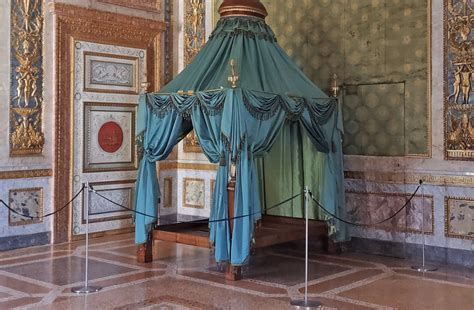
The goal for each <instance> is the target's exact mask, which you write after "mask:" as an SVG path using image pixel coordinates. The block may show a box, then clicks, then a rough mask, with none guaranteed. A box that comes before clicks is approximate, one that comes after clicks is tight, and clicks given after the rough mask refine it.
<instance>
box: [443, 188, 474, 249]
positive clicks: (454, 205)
mask: <svg viewBox="0 0 474 310" xmlns="http://www.w3.org/2000/svg"><path fill="white" fill-rule="evenodd" d="M445 208H446V209H445V211H446V212H445V213H446V214H445V221H446V224H445V233H446V236H447V237H451V238H461V239H471V240H474V199H468V198H454V197H447V198H446V199H445Z"/></svg>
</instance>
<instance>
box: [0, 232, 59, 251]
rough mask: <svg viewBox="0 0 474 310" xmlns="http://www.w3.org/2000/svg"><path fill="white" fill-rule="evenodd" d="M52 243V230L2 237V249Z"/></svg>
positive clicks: (0, 242)
mask: <svg viewBox="0 0 474 310" xmlns="http://www.w3.org/2000/svg"><path fill="white" fill-rule="evenodd" d="M49 243H51V232H49V231H48V232H41V233H36V234H31V235H20V236H11V237H1V238H0V251H7V250H13V249H19V248H26V247H30V246H35V245H44V244H49Z"/></svg>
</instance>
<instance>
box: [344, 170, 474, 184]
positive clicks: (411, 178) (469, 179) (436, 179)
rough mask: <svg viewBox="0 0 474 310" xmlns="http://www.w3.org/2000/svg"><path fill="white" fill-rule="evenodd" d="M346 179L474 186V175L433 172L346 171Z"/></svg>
mask: <svg viewBox="0 0 474 310" xmlns="http://www.w3.org/2000/svg"><path fill="white" fill-rule="evenodd" d="M344 177H345V178H346V179H356V180H364V181H370V182H383V183H401V184H418V183H419V181H420V180H423V182H424V184H433V185H452V186H473V185H474V176H460V175H459V176H454V175H449V176H448V175H432V174H412V173H403V172H364V171H345V172H344Z"/></svg>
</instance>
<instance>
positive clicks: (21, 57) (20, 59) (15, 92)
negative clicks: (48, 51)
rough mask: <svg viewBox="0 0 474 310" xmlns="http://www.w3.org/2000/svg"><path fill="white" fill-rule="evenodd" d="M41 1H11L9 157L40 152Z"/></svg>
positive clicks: (41, 99) (41, 105)
mask: <svg viewBox="0 0 474 310" xmlns="http://www.w3.org/2000/svg"><path fill="white" fill-rule="evenodd" d="M42 3H43V2H42V1H34V0H24V1H20V0H12V1H11V34H10V37H11V55H12V59H11V81H12V85H11V90H10V94H11V95H10V135H9V137H10V156H11V157H14V156H27V155H39V154H42V153H43V147H44V133H43V131H42V122H43V74H44V70H43V20H44V17H43V8H42Z"/></svg>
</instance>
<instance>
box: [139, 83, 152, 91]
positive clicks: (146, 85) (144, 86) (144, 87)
mask: <svg viewBox="0 0 474 310" xmlns="http://www.w3.org/2000/svg"><path fill="white" fill-rule="evenodd" d="M150 84H151V83H150V82H147V81H146V80H145V81H143V82H141V83H140V90H141V92H142V93H147V92H148V89H149V88H150Z"/></svg>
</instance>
